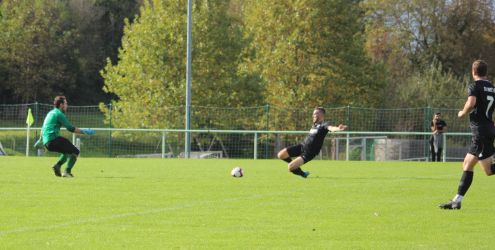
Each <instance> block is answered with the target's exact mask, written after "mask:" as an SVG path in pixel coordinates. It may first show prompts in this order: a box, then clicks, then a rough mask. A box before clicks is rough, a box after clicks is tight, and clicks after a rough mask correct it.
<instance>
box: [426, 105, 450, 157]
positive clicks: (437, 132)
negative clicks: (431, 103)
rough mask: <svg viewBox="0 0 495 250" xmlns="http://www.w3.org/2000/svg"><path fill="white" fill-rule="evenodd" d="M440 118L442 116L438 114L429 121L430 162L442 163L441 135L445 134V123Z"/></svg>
mask: <svg viewBox="0 0 495 250" xmlns="http://www.w3.org/2000/svg"><path fill="white" fill-rule="evenodd" d="M441 117H442V114H441V113H440V112H438V113H436V114H435V115H434V116H433V120H432V121H431V132H432V134H431V138H430V152H431V161H435V160H436V161H442V151H443V133H444V132H447V123H445V121H444V120H442V119H441Z"/></svg>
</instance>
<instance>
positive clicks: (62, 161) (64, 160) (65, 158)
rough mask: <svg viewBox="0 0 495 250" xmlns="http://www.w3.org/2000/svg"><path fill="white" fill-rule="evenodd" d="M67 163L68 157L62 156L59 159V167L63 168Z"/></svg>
mask: <svg viewBox="0 0 495 250" xmlns="http://www.w3.org/2000/svg"><path fill="white" fill-rule="evenodd" d="M66 161H67V155H66V154H61V155H60V157H59V158H58V162H57V165H59V166H62V165H64V163H65V162H66Z"/></svg>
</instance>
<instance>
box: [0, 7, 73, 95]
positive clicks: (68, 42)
mask: <svg viewBox="0 0 495 250" xmlns="http://www.w3.org/2000/svg"><path fill="white" fill-rule="evenodd" d="M65 7H66V6H65V5H64V1H58V0H55V1H42V0H36V1H33V2H30V1H16V0H6V1H2V2H1V3H0V62H2V67H1V68H0V74H2V77H1V78H0V79H1V81H2V85H1V88H2V89H3V90H2V93H5V92H7V93H12V94H13V95H14V97H10V98H9V99H10V100H11V101H17V102H32V101H36V100H47V99H48V100H50V99H51V98H53V95H54V94H56V93H59V92H65V91H70V90H71V89H73V88H74V87H75V86H74V79H73V77H72V76H73V74H72V73H71V70H72V69H71V67H70V65H72V64H73V55H72V53H71V52H72V50H71V47H72V46H73V27H72V26H71V24H70V22H68V20H69V16H68V13H67V11H66V8H65ZM4 91H5V92H4Z"/></svg>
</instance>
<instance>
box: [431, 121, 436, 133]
mask: <svg viewBox="0 0 495 250" xmlns="http://www.w3.org/2000/svg"><path fill="white" fill-rule="evenodd" d="M436 130H437V126H436V125H435V120H433V121H431V132H433V133H435V131H436Z"/></svg>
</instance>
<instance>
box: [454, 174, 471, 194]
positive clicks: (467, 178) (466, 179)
mask: <svg viewBox="0 0 495 250" xmlns="http://www.w3.org/2000/svg"><path fill="white" fill-rule="evenodd" d="M472 182H473V171H464V173H462V177H461V182H460V183H459V188H458V189H457V194H459V195H462V196H464V195H465V194H466V192H467V191H468V189H469V187H470V186H471V183H472Z"/></svg>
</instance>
